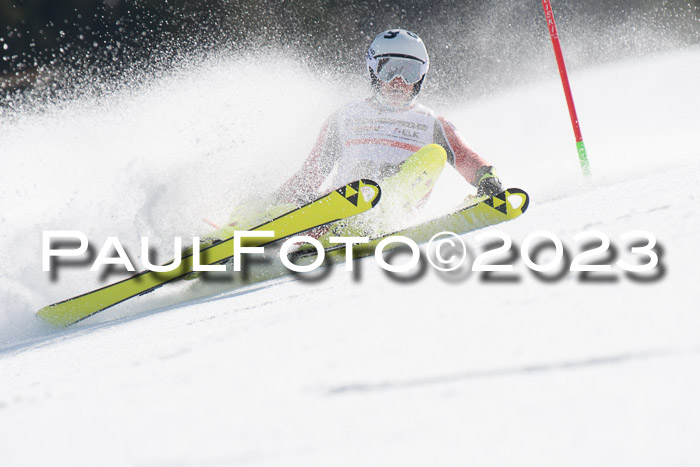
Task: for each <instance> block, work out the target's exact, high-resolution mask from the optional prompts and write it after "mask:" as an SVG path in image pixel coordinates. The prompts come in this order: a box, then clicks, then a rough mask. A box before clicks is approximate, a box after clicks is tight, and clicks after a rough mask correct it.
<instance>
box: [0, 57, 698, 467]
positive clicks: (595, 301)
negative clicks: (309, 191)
mask: <svg viewBox="0 0 700 467" xmlns="http://www.w3.org/2000/svg"><path fill="white" fill-rule="evenodd" d="M270 60H271V61H270V63H272V64H275V65H276V67H277V68H271V66H270V63H261V61H260V60H259V59H256V60H245V59H244V60H234V59H219V60H213V61H211V62H210V63H209V65H208V66H209V69H207V70H205V72H204V73H203V72H202V70H201V69H199V70H197V72H195V71H192V70H188V69H181V70H179V71H176V72H172V73H170V74H168V75H165V76H161V77H159V78H158V79H156V80H153V81H151V82H148V83H146V84H143V85H141V86H140V87H137V88H130V89H128V90H121V91H115V92H113V93H110V94H108V95H106V96H103V97H101V98H90V99H87V98H86V99H82V100H81V99H78V100H73V101H69V102H63V103H60V104H56V105H54V106H51V107H49V108H48V109H46V108H45V109H43V110H42V111H38V110H37V111H32V110H24V111H22V112H20V113H19V114H15V115H14V116H12V117H11V118H10V117H8V116H6V118H4V121H3V124H2V125H3V129H2V131H1V132H0V148H1V149H0V151H2V157H0V160H1V162H0V168H1V173H0V186H1V187H2V188H1V190H2V192H1V193H2V212H3V214H2V233H1V234H0V235H1V237H0V238H1V241H2V251H3V253H4V258H5V260H6V261H7V262H8V263H12V264H15V265H17V266H16V267H12V268H5V269H4V271H3V272H2V282H1V284H2V285H0V298H2V301H1V303H2V308H1V311H0V376H1V377H0V440H1V441H0V463H1V464H2V465H3V466H14V465H47V464H50V465H105V466H109V465H143V466H165V465H168V466H170V465H172V466H175V465H204V466H214V465H254V466H264V465H271V466H272V465H274V466H277V465H305V466H307V465H322V466H327V465H348V466H355V465H402V466H411V465H416V466H418V465H467V464H472V465H538V466H539V465H557V466H559V465H581V466H589V465H634V466H658V465H674V466H693V465H698V464H700V447H698V444H697V440H698V438H699V437H700V402H699V401H698V394H700V342H699V336H700V313H698V311H697V305H696V303H697V301H698V298H699V295H698V286H699V285H700V280H699V279H700V274H699V273H698V264H699V262H700V251H699V248H698V241H697V235H698V234H697V232H698V231H700V216H699V215H698V212H697V209H698V207H700V206H699V203H698V195H697V186H698V182H700V159H699V158H698V156H700V149H698V147H699V146H698V144H697V137H698V134H699V133H700V131H699V129H700V94H699V93H698V92H697V76H700V49H697V48H691V49H685V50H678V51H675V52H668V53H665V54H664V55H659V56H653V57H646V58H643V59H637V60H634V61H629V62H617V63H612V64H608V65H604V66H598V67H592V68H588V69H585V70H578V71H576V72H575V73H572V76H571V80H572V83H573V84H572V85H573V87H574V95H575V98H576V101H577V105H578V110H579V117H580V120H581V124H582V128H583V133H584V137H585V141H586V144H587V148H588V151H589V156H590V158H591V164H592V169H593V172H594V174H595V177H594V178H593V180H591V181H590V182H588V183H586V182H583V181H582V178H581V175H580V169H579V167H578V162H577V160H576V155H575V148H574V145H573V138H572V135H571V129H570V126H569V122H568V114H567V111H566V107H565V104H564V100H563V97H562V92H561V88H560V83H559V81H558V79H557V77H556V75H553V77H552V80H551V81H548V82H545V83H541V84H537V85H529V86H525V87H518V88H513V89H509V90H505V91H503V93H501V94H499V95H492V96H485V97H483V98H482V99H480V100H479V101H475V102H462V103H456V104H455V105H454V106H453V107H452V108H448V109H445V110H446V111H445V112H444V113H445V114H446V116H447V117H448V118H449V119H450V120H452V121H453V122H454V123H455V124H456V126H457V127H458V128H460V129H461V131H462V133H463V134H464V135H465V136H466V137H467V139H468V140H469V141H470V142H471V144H472V145H473V146H474V147H475V148H476V149H477V150H478V151H479V152H480V153H481V154H483V155H484V156H485V157H487V158H488V159H490V160H491V161H492V162H493V163H494V165H496V167H498V169H499V171H500V173H501V175H502V178H503V179H504V181H505V182H506V184H507V185H509V186H518V187H521V188H524V189H526V190H527V191H528V192H529V193H530V196H531V198H532V202H531V204H530V208H529V211H528V212H527V214H526V215H525V216H523V217H522V218H520V219H518V220H516V221H513V222H510V223H507V224H502V225H500V226H498V230H501V231H503V232H505V233H507V234H508V235H510V236H511V237H512V238H513V240H514V242H515V245H516V246H518V247H519V245H520V244H521V243H522V241H523V240H524V239H525V237H526V236H527V235H528V234H530V233H532V232H534V231H537V230H542V229H546V230H550V231H552V232H553V233H555V234H556V235H558V236H559V237H560V238H561V239H562V240H563V241H564V242H565V244H566V245H567V249H568V250H569V252H571V253H575V252H576V251H577V249H576V248H577V247H576V246H575V243H574V242H573V240H572V238H573V236H574V235H576V234H577V233H579V232H582V231H584V230H589V229H595V230H598V231H601V232H604V233H605V234H607V235H608V236H609V237H610V238H611V241H612V244H613V245H614V246H615V247H616V248H617V250H618V253H619V255H620V257H621V258H627V259H628V260H630V261H631V256H630V253H629V250H628V245H627V243H625V242H623V241H622V240H621V239H620V235H622V234H624V233H625V232H628V231H633V230H647V231H649V232H652V233H653V234H654V235H655V236H656V237H657V238H658V242H659V244H660V245H661V247H662V255H661V266H660V267H659V268H657V270H656V272H658V273H659V276H658V277H656V279H654V278H652V279H651V280H648V281H639V280H634V279H633V278H631V277H629V276H627V275H625V274H624V273H622V272H620V271H619V270H618V269H614V270H613V273H612V274H611V276H612V279H610V280H606V281H600V280H599V281H585V280H582V279H581V278H580V277H579V276H578V275H575V274H573V273H565V274H563V276H562V277H560V278H558V279H554V280H549V281H546V280H543V279H538V278H537V277H536V276H535V275H534V274H533V273H532V272H531V271H529V270H527V269H526V268H525V267H524V266H523V263H522V261H521V260H516V261H515V264H516V269H515V273H514V274H511V275H510V276H511V277H514V278H515V279H514V280H511V281H505V282H504V281H494V280H486V279H484V278H483V277H481V276H479V275H478V274H476V273H471V274H468V273H467V274H464V273H459V274H457V275H448V276H445V275H444V274H439V273H437V272H436V271H435V270H432V269H431V268H429V267H428V268H426V269H425V270H424V271H423V273H418V274H415V275H414V277H411V276H412V275H411V274H409V275H408V276H407V277H404V276H402V278H401V280H399V279H397V278H396V277H391V276H389V275H387V274H386V273H385V272H383V271H382V270H381V269H380V268H379V267H378V266H377V265H376V263H375V262H374V260H373V259H372V258H369V259H365V260H362V261H358V262H356V263H355V267H356V269H357V270H358V272H357V273H355V274H353V273H348V272H346V271H345V270H344V267H343V266H340V267H335V268H332V269H331V270H330V271H329V273H328V277H323V278H320V279H318V280H315V281H308V280H292V279H290V278H285V279H280V280H276V281H274V282H273V283H272V284H264V285H263V286H257V287H252V288H248V289H243V290H226V291H221V287H219V289H218V290H219V292H218V293H217V294H215V295H213V296H209V297H198V295H201V294H203V293H205V292H207V289H206V287H205V286H202V285H201V284H195V285H192V284H179V285H172V286H171V287H166V288H163V289H160V290H159V291H157V292H155V293H153V294H150V295H147V296H144V297H141V298H138V299H134V300H131V301H129V302H126V303H124V304H122V305H119V306H117V307H114V308H112V309H109V310H107V311H105V312H103V313H101V314H98V315H96V316H94V317H92V318H90V319H88V320H85V321H83V322H81V323H79V324H77V325H75V326H73V327H71V328H69V329H67V330H63V331H58V332H57V331H53V330H50V329H48V328H47V327H45V326H44V325H42V324H41V323H39V322H38V321H36V320H35V319H34V312H35V311H36V310H37V309H39V308H41V307H42V306H45V305H47V304H49V303H54V302H56V301H60V300H63V299H65V298H68V297H71V296H74V295H77V294H79V293H82V292H85V291H87V290H90V289H92V288H95V287H97V286H99V285H100V284H103V283H105V282H104V280H106V281H114V280H116V279H117V278H119V277H121V276H119V275H110V276H109V277H107V278H102V279H103V280H102V281H101V278H100V274H98V273H91V272H89V270H88V269H87V267H86V266H85V265H83V267H79V268H77V267H74V268H66V267H64V268H62V269H60V270H59V272H58V277H57V278H56V280H51V278H50V274H49V273H44V272H42V270H41V255H40V252H41V232H42V231H43V230H68V229H69V230H81V231H84V232H85V233H86V234H87V235H88V237H89V238H90V239H91V241H92V242H94V246H95V248H99V247H100V246H101V245H102V243H103V242H104V240H105V239H106V238H107V237H108V236H110V235H116V236H117V237H119V238H120V240H121V241H122V243H124V244H125V246H126V247H127V250H128V251H130V252H133V253H135V254H134V257H138V254H136V253H137V252H138V241H139V237H140V236H142V235H148V236H151V237H152V238H153V239H162V240H163V245H164V247H163V248H166V249H167V248H169V246H168V245H169V242H170V241H171V239H172V237H173V236H175V235H182V236H192V235H193V234H194V233H199V232H202V231H206V227H204V228H203V227H202V222H201V220H200V218H201V217H205V218H208V219H212V220H216V221H221V220H225V218H226V216H227V214H228V212H229V210H230V209H231V208H232V206H234V205H235V204H236V203H237V202H239V201H240V200H241V199H242V198H243V197H244V195H246V194H249V193H259V192H264V191H265V190H268V189H269V187H271V186H276V185H277V184H279V183H280V182H282V181H283V180H284V179H285V177H287V176H288V175H289V174H290V173H291V172H292V171H293V170H294V169H295V168H296V167H298V166H299V164H300V163H301V161H302V160H303V158H304V157H305V155H306V151H308V149H309V148H310V147H311V145H312V144H313V141H314V138H315V135H316V131H317V129H318V128H319V127H320V126H321V124H322V122H323V120H324V118H325V117H326V116H327V115H328V114H330V113H331V112H332V111H333V109H334V108H336V107H337V106H338V105H339V104H341V103H342V99H341V97H338V95H339V94H340V95H343V96H346V95H349V94H350V93H352V92H353V89H354V90H356V91H357V92H361V90H359V89H357V88H353V86H356V85H357V83H349V84H348V83H344V84H343V87H342V89H344V90H345V91H344V93H339V92H338V90H339V88H340V85H339V84H337V83H336V84H333V83H330V84H329V81H328V80H324V79H323V78H322V77H320V76H317V75H314V74H311V73H308V72H307V71H305V70H304V69H302V68H300V67H298V66H296V65H294V64H293V63H291V62H285V61H284V59H282V58H279V57H278V58H271V59H270ZM261 70H265V72H264V73H262V72H261ZM271 70H272V71H271ZM290 77H291V78H290ZM280 83H284V86H280V85H279V84H280ZM348 87H349V89H350V91H347V89H348ZM309 88H313V89H314V92H313V93H309V92H306V90H307V89H309ZM241 89H249V90H251V91H250V92H246V93H241V92H240V90H241ZM290 117H291V118H290ZM270 133H272V137H270ZM477 234H478V232H477V233H472V234H469V235H466V236H464V239H465V240H467V241H469V242H472V243H473V244H477V243H478V242H476V240H475V236H476V235H477ZM542 258H543V259H544V258H545V257H544V256H543V257H542ZM400 259H401V258H398V259H397V260H400ZM188 299H189V301H187V300H188Z"/></svg>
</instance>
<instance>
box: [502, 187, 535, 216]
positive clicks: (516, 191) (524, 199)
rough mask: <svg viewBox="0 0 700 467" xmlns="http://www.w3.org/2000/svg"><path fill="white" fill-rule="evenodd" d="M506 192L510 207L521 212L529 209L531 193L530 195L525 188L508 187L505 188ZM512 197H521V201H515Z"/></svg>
mask: <svg viewBox="0 0 700 467" xmlns="http://www.w3.org/2000/svg"><path fill="white" fill-rule="evenodd" d="M505 193H506V198H507V199H508V204H510V207H512V208H513V209H517V210H519V211H520V213H521V214H522V213H524V212H525V211H527V208H528V207H529V206H530V195H528V194H527V193H526V192H525V190H521V189H520V188H508V189H507V190H505ZM512 198H520V199H519V201H515V199H512ZM515 203H517V204H515Z"/></svg>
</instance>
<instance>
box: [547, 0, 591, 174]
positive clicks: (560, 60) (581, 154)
mask: <svg viewBox="0 0 700 467" xmlns="http://www.w3.org/2000/svg"><path fill="white" fill-rule="evenodd" d="M542 7H543V8H544V14H545V16H546V18H547V27H548V28H549V37H551V38H552V46H554V55H555V56H556V58H557V66H558V67H559V75H560V76H561V84H562V86H563V87H564V95H565V96H566V105H568V106H569V116H570V117H571V126H572V127H573V128H574V136H575V137H576V150H577V151H578V160H579V162H580V163H581V170H582V171H583V174H584V175H587V176H588V175H590V174H591V166H590V164H589V163H588V155H587V154H586V146H584V144H583V136H582V135H581V127H580V126H579V124H578V116H577V115H576V107H574V96H573V95H572V94H571V86H569V76H568V75H567V74H566V65H565V64H564V54H563V53H562V51H561V44H560V43H559V33H558V32H557V25H556V23H555V22H554V12H553V11H552V3H551V2H550V0H542Z"/></svg>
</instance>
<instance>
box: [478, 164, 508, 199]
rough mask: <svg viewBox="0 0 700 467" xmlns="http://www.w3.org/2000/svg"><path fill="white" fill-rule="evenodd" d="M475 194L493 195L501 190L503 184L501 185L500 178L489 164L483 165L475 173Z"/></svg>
mask: <svg viewBox="0 0 700 467" xmlns="http://www.w3.org/2000/svg"><path fill="white" fill-rule="evenodd" d="M476 179H477V180H478V182H477V187H476V195H477V196H493V195H495V194H497V193H500V192H501V191H502V190H503V185H501V180H500V179H499V178H498V176H497V175H496V169H494V168H493V167H491V166H488V165H485V166H483V167H482V168H480V169H479V171H478V172H477V173H476Z"/></svg>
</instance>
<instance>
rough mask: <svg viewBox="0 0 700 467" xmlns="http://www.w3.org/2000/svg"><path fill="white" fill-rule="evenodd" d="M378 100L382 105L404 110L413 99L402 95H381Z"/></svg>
mask: <svg viewBox="0 0 700 467" xmlns="http://www.w3.org/2000/svg"><path fill="white" fill-rule="evenodd" d="M379 98H380V100H381V101H382V102H383V103H384V105H386V106H387V107H392V108H395V109H404V108H406V107H410V106H411V104H412V103H413V98H412V97H411V96H407V95H405V94H404V93H383V94H381V95H380V96H379Z"/></svg>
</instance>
